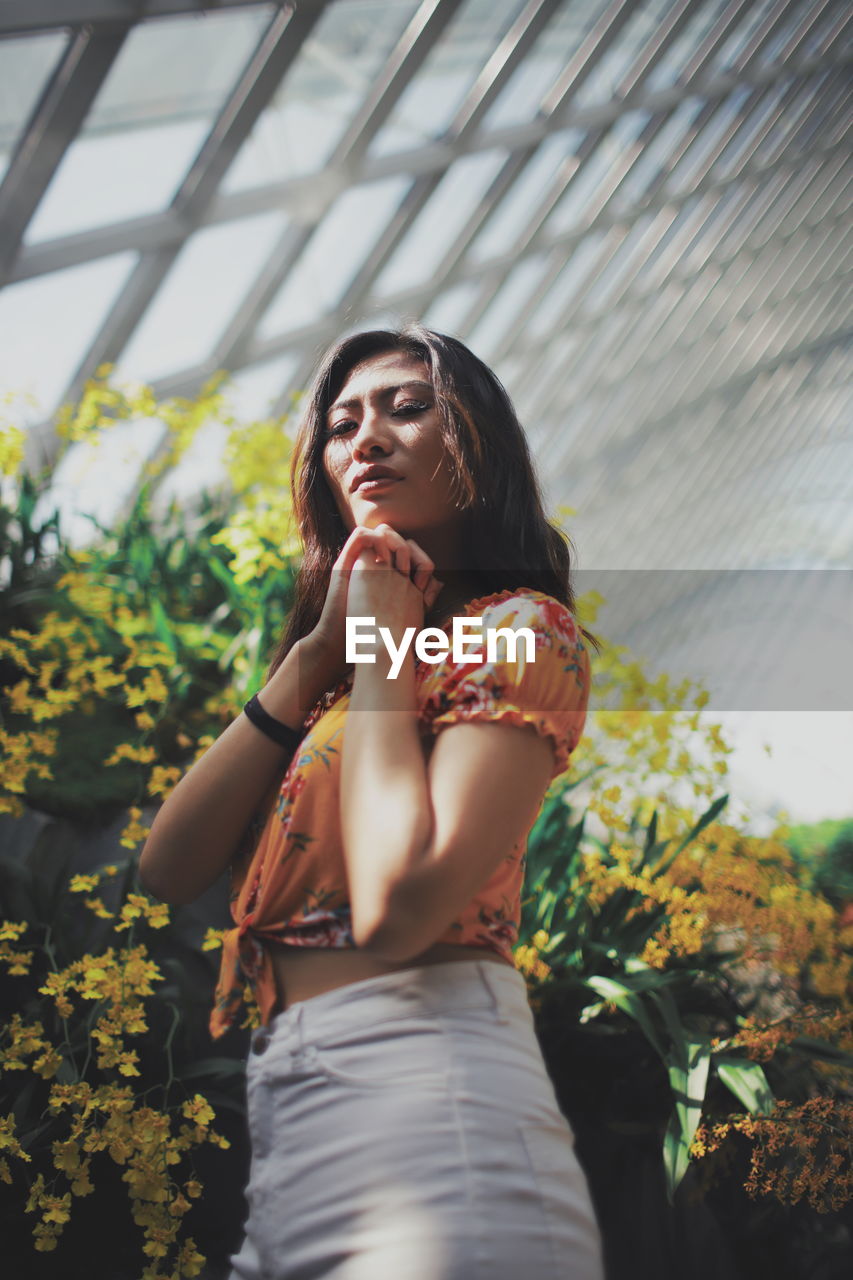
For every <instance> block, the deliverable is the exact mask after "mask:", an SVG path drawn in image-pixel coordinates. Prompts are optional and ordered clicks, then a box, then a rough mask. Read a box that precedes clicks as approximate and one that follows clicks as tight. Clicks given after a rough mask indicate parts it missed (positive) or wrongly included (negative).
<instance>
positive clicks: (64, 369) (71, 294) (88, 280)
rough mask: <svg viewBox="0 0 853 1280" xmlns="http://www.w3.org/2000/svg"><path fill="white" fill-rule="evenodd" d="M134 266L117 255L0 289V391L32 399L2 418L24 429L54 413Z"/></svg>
mask: <svg viewBox="0 0 853 1280" xmlns="http://www.w3.org/2000/svg"><path fill="white" fill-rule="evenodd" d="M136 262H137V254H135V253H117V254H113V255H112V256H111V257H109V258H101V259H100V260H99V261H98V262H86V263H83V264H82V266H78V267H68V268H67V270H65V271H54V272H52V273H51V274H50V275H46V276H36V277H35V278H34V279H32V280H22V281H21V282H20V283H19V284H10V285H7V286H6V288H5V289H3V290H2V291H0V332H2V334H3V341H2V342H0V387H2V388H3V390H4V391H12V392H24V393H27V394H29V395H32V396H33V397H34V399H35V403H34V404H32V405H27V404H18V402H17V401H16V402H15V403H14V404H13V405H10V406H9V407H7V408H6V409H5V410H4V412H5V415H6V417H7V419H10V418H11V419H12V420H13V421H15V422H16V423H17V425H18V426H21V427H23V426H26V425H29V424H30V423H32V422H38V421H39V420H40V419H43V418H46V417H48V416H49V415H50V414H51V413H52V412H53V411H54V410H55V409H56V407H57V404H58V402H59V399H60V397H61V396H62V395H63V393H64V392H65V389H66V387H67V386H68V384H69V382H70V381H71V379H72V378H73V376H74V373H75V371H76V369H77V367H78V366H79V364H80V362H81V361H82V359H83V357H84V356H85V354H86V351H87V350H88V348H89V344H90V343H91V341H92V339H93V338H94V336H95V334H96V333H97V331H98V329H99V327H100V325H101V324H102V323H103V321H104V318H105V316H106V314H107V311H108V310H109V308H110V307H111V306H112V304H113V302H114V301H115V299H116V296H117V295H118V293H119V290H120V289H121V288H122V287H123V285H124V283H125V281H126V280H127V278H128V276H129V275H130V273H131V271H132V270H133V268H134V267H135V266H136Z"/></svg>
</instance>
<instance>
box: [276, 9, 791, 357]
mask: <svg viewBox="0 0 853 1280" xmlns="http://www.w3.org/2000/svg"><path fill="white" fill-rule="evenodd" d="M742 8H743V7H742V6H734V7H732V8H731V9H730V10H729V11H728V13H729V18H730V19H731V20H732V21H733V20H734V12H735V9H736V10H737V12H740V13H742ZM723 16H724V17H725V15H723ZM728 29H729V28H726V33H727V31H728ZM593 34H594V33H591V36H590V37H589V38H590V39H591V38H592V35H593ZM724 34H725V33H724ZM722 38H723V34H720V36H719V39H717V40H716V41H714V42H711V43H709V42H706V43H707V44H708V54H707V56H708V57H710V56H711V54H712V52H713V50H714V48H716V47H717V46H718V44H719V43H720V41H721V40H722ZM661 52H662V51H661ZM701 65H702V66H704V63H703V64H701ZM809 65H811V64H809ZM774 70H775V73H776V74H775V75H774V76H768V75H763V76H760V77H757V86H764V85H766V84H768V83H770V82H771V81H772V80H774V79H778V78H779V75H780V72H779V69H778V68H776V69H774ZM786 74H789V71H786ZM697 75H698V76H699V77H700V78H701V66H700V67H699V68H697ZM576 87H577V86H576ZM715 87H716V88H717V94H716V95H715V96H716V97H718V98H720V99H721V98H722V97H723V96H725V95H726V94H728V93H729V92H730V91H731V87H732V85H731V80H730V79H729V78H727V79H726V80H725V81H724V82H723V84H722V85H719V84H718V85H716V86H715ZM692 88H693V85H692V83H689V84H686V85H684V86H682V87H681V91H680V93H679V94H678V95H677V96H676V97H675V98H673V97H672V96H671V95H669V96H668V98H667V101H670V102H673V103H680V102H681V101H682V100H683V96H684V94H686V93H687V92H689V91H691V90H692ZM620 113H621V112H619V111H617V112H614V111H613V110H612V108H609V109H608V113H607V115H606V117H605V118H606V119H607V120H608V121H612V120H613V119H615V118H616V116H617V115H618V114H620ZM563 123H564V122H562V121H560V122H559V124H560V126H561V127H563ZM555 127H556V125H555V122H554V121H553V120H551V121H549V131H553V129H554V128H555ZM489 141H490V142H491V141H492V138H491V137H490V138H489ZM589 154H591V150H590V151H589V152H587V155H586V157H585V158H587V159H588V157H589ZM508 163H511V161H510V162H508ZM573 176H574V175H573ZM500 180H501V175H498V178H496V180H495V184H493V188H492V190H493V191H494V188H495V186H497V185H498V184H499V183H500ZM488 200H489V193H487V196H486V198H485V200H484V202H483V206H481V213H480V214H479V215H475V218H474V219H472V221H471V223H469V226H468V227H467V228H466V229H465V230H464V231H463V233H462V234H461V235H460V236H459V237H458V239H457V241H456V243H455V245H454V246H453V247H452V248H451V251H450V252H449V253H448V255H447V257H446V258H445V261H444V263H443V264H442V265H441V266H440V267H439V269H438V270H437V272H436V273H435V275H434V278H433V281H432V282H431V289H432V290H435V289H436V288H441V287H442V286H443V285H444V283H445V282H446V281H447V279H448V277H449V276H450V275H451V274H453V276H454V279H455V280H461V279H465V278H468V273H467V272H466V271H465V269H464V267H462V268H461V269H460V266H459V259H460V257H461V256H462V253H463V252H464V249H465V248H466V247H467V245H468V244H469V243H470V241H471V239H472V238H473V235H474V234H475V233H476V230H477V229H478V227H479V225H480V222H481V221H482V208H483V207H484V206H486V205H487V204H488ZM481 272H482V268H478V269H477V271H476V272H474V274H475V275H476V274H480V273H481ZM423 300H424V291H423V290H422V289H418V290H413V291H411V293H409V294H407V295H396V296H394V297H391V298H388V299H383V300H382V301H383V302H385V303H387V305H389V306H391V307H393V308H396V309H399V308H400V307H401V306H402V307H403V308H406V307H408V308H415V307H417V306H418V305H419V304H420V303H422V301H423ZM345 319H346V317H345V315H342V314H336V315H335V316H333V317H331V319H330V320H329V321H327V323H326V324H325V325H324V326H323V327H322V329H321V331H320V332H319V333H317V339H316V340H319V341H323V340H324V339H325V338H326V337H327V335H328V338H329V339H330V338H331V337H332V336H333V333H334V332H335V331H339V330H340V327H341V324H342V323H344V322H345ZM465 327H466V328H467V317H466V323H465ZM315 332H316V330H315ZM311 336H313V335H311ZM303 338H306V339H308V340H309V341H310V337H309V335H308V334H300V333H296V334H290V335H287V341H288V345H291V346H292V345H294V344H299V343H300V340H301V339H303ZM274 349H275V347H274V344H273V342H272V341H270V342H269V343H268V345H267V347H266V348H265V350H264V352H263V355H264V356H267V357H268V356H270V355H271V354H272V353H273V351H274ZM261 354H262V353H261V352H256V355H255V358H261ZM308 364H309V362H308V361H307V360H306V362H305V364H304V366H303V368H304V369H307V368H308Z"/></svg>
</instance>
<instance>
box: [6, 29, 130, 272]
mask: <svg viewBox="0 0 853 1280" xmlns="http://www.w3.org/2000/svg"><path fill="white" fill-rule="evenodd" d="M129 30H130V25H129V24H125V25H123V26H119V27H115V28H112V29H111V30H109V31H99V32H92V31H87V30H82V31H77V32H75V33H74V35H73V36H72V37H71V39H70V40H69V42H68V44H67V46H66V48H65V50H64V52H63V54H62V56H61V57H60V59H59V61H58V63H57V65H56V67H55V68H54V71H53V74H52V75H51V76H50V78H49V79H48V82H47V85H46V87H45V89H44V92H43V93H42V94H41V97H40V98H39V101H38V102H37V103H36V106H35V108H34V109H33V112H32V115H31V116H30V119H29V120H28V122H27V124H26V127H25V128H24V129H23V130H22V133H21V136H20V137H19V139H18V143H17V146H16V148H15V150H14V152H13V154H12V157H11V160H10V162H9V167H8V169H7V170H6V173H5V175H4V178H3V182H2V183H0V288H2V287H3V285H5V284H8V282H9V278H10V268H11V266H12V263H13V262H14V260H15V258H16V256H17V254H18V250H19V248H20V246H21V242H22V240H23V238H24V232H25V231H26V229H27V224H28V223H29V221H30V218H31V217H32V215H33V213H34V212H35V210H36V207H37V206H38V204H39V202H40V200H41V198H42V196H43V195H44V193H45V191H46V190H47V188H48V186H49V185H50V181H51V179H52V177H53V175H54V174H55V173H56V170H57V168H58V167H59V164H60V163H61V161H62V158H63V156H64V155H65V153H66V151H67V150H68V148H69V147H70V145H71V143H72V142H73V141H74V138H75V136H76V134H77V130H78V129H79V128H80V126H81V125H82V123H83V121H84V120H85V118H86V115H87V113H88V111H89V108H90V107H91V105H92V103H93V102H94V100H95V98H96V97H97V94H98V92H99V90H100V88H101V85H102V84H103V83H104V80H105V79H106V78H107V75H108V74H109V71H110V68H111V67H112V65H113V63H114V62H115V60H116V58H117V56H118V54H119V51H120V49H121V47H122V45H123V44H124V41H125V39H126V38H127V34H128V31H129Z"/></svg>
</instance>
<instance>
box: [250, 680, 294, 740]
mask: <svg viewBox="0 0 853 1280" xmlns="http://www.w3.org/2000/svg"><path fill="white" fill-rule="evenodd" d="M243 710H244V711H245V713H246V715H247V716H248V717H249V719H250V720H251V722H252V724H253V725H255V726H256V727H257V728H258V729H260V731H261V733H265V734H266V735H267V737H268V738H272V740H273V742H277V743H278V745H279V746H280V747H286V748H287V750H288V751H295V750H296V748H297V747H298V746H299V744H300V742H301V741H302V733H301V730H299V729H291V727H290V725H288V724H282V722H281V720H276V719H275V717H274V716H271V715H270V714H269V712H268V711H264V709H263V707H262V706H261V704H260V702H259V701H258V695H257V694H256V693H255V694H253V695H252V697H251V698H250V699H249V701H248V702H247V703H246V705H245V707H244V708H243Z"/></svg>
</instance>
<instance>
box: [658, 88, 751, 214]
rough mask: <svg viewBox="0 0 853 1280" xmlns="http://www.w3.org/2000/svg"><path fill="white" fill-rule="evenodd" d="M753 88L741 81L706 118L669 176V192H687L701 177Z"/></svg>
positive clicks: (667, 182) (666, 184) (740, 115)
mask: <svg viewBox="0 0 853 1280" xmlns="http://www.w3.org/2000/svg"><path fill="white" fill-rule="evenodd" d="M753 92H754V90H753V89H751V88H750V87H749V85H741V87H740V88H739V89H735V91H734V93H731V94H730V95H729V96H728V98H726V99H724V101H723V102H722V103H721V104H720V106H719V107H718V108H717V110H716V111H715V112H714V114H713V115H712V116H711V118H710V120H706V121H705V123H704V124H703V126H702V128H701V129H700V130H699V131H698V133H697V134H696V136H695V138H694V139H693V141H692V142H691V144H690V146H689V147H688V148H687V150H686V151H685V152H684V154H683V156H682V157H681V159H680V160H679V161H678V162H677V164H676V165H675V167H674V169H673V170H672V172H671V173H670V175H669V177H668V178H667V179H666V182H665V183H664V189H665V191H666V193H667V194H668V195H672V194H675V195H678V194H679V193H681V192H687V191H689V190H690V189H691V187H693V186H694V185H695V183H697V182H698V181H699V180H700V178H701V177H702V176H703V174H704V173H705V171H706V168H707V166H708V162H709V158H710V156H711V154H712V152H713V151H714V149H715V148H716V147H717V146H718V144H719V142H720V140H721V138H723V137H724V136H725V134H726V133H727V131H728V130H729V128H730V127H731V125H732V123H733V122H734V121H735V120H736V119H737V118H738V117H742V110H743V106H744V104H745V102H746V100H747V98H749V96H750V94H752V93H753Z"/></svg>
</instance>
